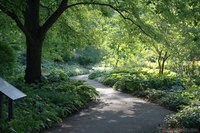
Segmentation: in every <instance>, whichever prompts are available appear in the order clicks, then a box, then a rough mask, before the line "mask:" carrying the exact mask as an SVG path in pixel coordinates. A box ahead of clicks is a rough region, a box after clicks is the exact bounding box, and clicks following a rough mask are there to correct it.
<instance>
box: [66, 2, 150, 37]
mask: <svg viewBox="0 0 200 133" xmlns="http://www.w3.org/2000/svg"><path fill="white" fill-rule="evenodd" d="M78 5H99V6H106V7H110V8H112V9H113V10H115V11H116V12H117V13H119V15H120V16H121V17H122V18H123V19H124V20H129V21H130V22H132V23H133V24H134V25H135V26H137V27H138V28H139V29H140V30H141V31H142V33H143V34H145V35H146V36H148V37H150V38H152V36H151V35H149V34H148V33H147V32H146V31H145V30H144V29H143V28H142V27H141V26H140V25H139V24H137V23H136V22H134V21H133V20H132V19H131V18H129V17H126V16H125V15H124V14H123V13H122V12H121V11H120V9H118V8H116V7H114V6H113V5H110V4H106V3H98V2H80V3H75V4H71V5H68V6H67V8H70V7H74V6H78Z"/></svg>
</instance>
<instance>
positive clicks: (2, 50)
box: [0, 42, 16, 77]
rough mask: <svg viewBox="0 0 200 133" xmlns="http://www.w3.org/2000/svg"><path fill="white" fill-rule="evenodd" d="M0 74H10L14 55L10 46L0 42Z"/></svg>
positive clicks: (13, 64) (14, 61)
mask: <svg viewBox="0 0 200 133" xmlns="http://www.w3.org/2000/svg"><path fill="white" fill-rule="evenodd" d="M0 58H1V59H0V75H1V76H3V77H5V76H8V75H10V74H12V72H13V69H14V66H15V63H16V56H15V54H14V51H13V49H12V47H10V46H9V45H8V44H4V43H1V42H0Z"/></svg>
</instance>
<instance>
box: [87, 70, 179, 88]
mask: <svg viewBox="0 0 200 133" xmlns="http://www.w3.org/2000/svg"><path fill="white" fill-rule="evenodd" d="M98 77H101V78H98ZM89 78H93V79H95V78H97V79H101V80H99V81H100V82H102V83H103V84H105V85H109V86H113V87H114V88H116V89H118V90H121V91H125V92H127V91H129V92H135V91H140V90H145V88H151V89H157V90H170V89H172V88H173V86H175V85H182V82H181V80H180V79H179V78H178V77H176V76H175V75H173V74H171V75H170V74H168V75H163V76H160V75H158V74H155V73H151V72H148V70H142V69H139V70H133V69H131V70H123V69H118V70H114V71H111V72H103V71H102V72H100V71H97V72H92V73H91V74H90V76H89Z"/></svg>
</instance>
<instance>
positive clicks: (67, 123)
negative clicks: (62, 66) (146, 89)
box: [44, 75, 173, 133]
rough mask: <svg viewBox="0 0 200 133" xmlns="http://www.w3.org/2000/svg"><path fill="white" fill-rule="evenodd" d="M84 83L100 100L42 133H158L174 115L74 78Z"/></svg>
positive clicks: (101, 86)
mask: <svg viewBox="0 0 200 133" xmlns="http://www.w3.org/2000/svg"><path fill="white" fill-rule="evenodd" d="M74 78H75V79H78V80H86V81H87V83H88V84H89V85H91V86H93V87H95V88H96V89H97V91H99V92H100V94H101V95H100V98H99V99H98V100H97V101H96V102H92V103H91V104H90V105H89V107H88V108H87V109H83V110H82V111H80V112H79V113H76V114H74V115H72V116H70V117H67V118H66V119H65V120H64V122H63V123H61V124H59V125H56V126H54V127H52V128H50V129H49V130H47V131H45V132H44V133H144V132H146V133H155V132H158V131H160V129H159V128H160V125H163V124H164V118H165V117H166V116H167V115H170V114H172V113H173V112H171V111H169V110H167V109H165V108H163V107H161V106H158V105H156V104H153V103H149V102H147V101H145V100H142V99H139V98H136V97H133V96H131V95H129V94H125V93H122V92H119V91H115V90H114V89H112V88H110V87H107V86H104V85H102V84H101V83H98V82H96V81H94V80H88V75H80V76H76V77H74Z"/></svg>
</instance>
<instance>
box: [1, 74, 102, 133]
mask: <svg viewBox="0 0 200 133" xmlns="http://www.w3.org/2000/svg"><path fill="white" fill-rule="evenodd" d="M12 83H13V84H14V85H15V86H16V87H17V88H19V89H21V90H22V91H23V92H24V93H26V94H27V97H25V98H22V99H19V100H17V101H16V102H15V112H14V114H15V119H14V120H11V121H10V122H8V121H7V120H1V121H0V132H2V133H14V132H19V133H21V132H24V133H32V132H38V131H40V130H42V129H44V128H47V127H50V126H52V125H53V124H55V123H60V122H62V118H64V117H66V116H68V115H70V114H72V113H73V112H75V111H78V110H79V109H81V108H82V107H84V105H85V104H87V102H89V101H90V100H92V99H95V98H96V96H98V92H97V91H96V90H95V88H93V87H91V86H88V85H85V84H84V83H83V82H81V81H77V80H69V78H68V77H67V75H63V74H61V75H59V74H58V73H53V74H50V75H48V76H47V77H45V78H44V79H43V82H42V83H39V84H31V85H27V84H24V83H23V81H22V77H21V78H18V79H16V78H15V80H13V81H12ZM6 112H7V111H6V110H4V113H3V114H4V116H5V115H6Z"/></svg>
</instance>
